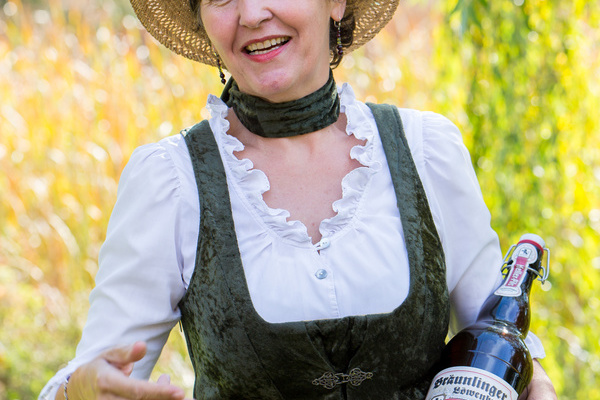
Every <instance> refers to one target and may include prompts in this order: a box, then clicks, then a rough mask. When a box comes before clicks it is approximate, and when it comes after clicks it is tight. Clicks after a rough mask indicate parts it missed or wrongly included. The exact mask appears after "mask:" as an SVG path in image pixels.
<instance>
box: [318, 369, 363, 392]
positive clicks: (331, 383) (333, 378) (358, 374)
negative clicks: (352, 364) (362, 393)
mask: <svg viewBox="0 0 600 400" xmlns="http://www.w3.org/2000/svg"><path fill="white" fill-rule="evenodd" d="M372 377H373V373H372V372H364V371H361V369H360V368H354V369H352V370H350V373H349V374H344V373H341V372H340V373H337V374H336V373H333V372H325V373H324V374H323V375H321V377H320V378H317V379H315V380H313V381H312V384H313V385H315V386H323V387H324V388H325V389H333V388H334V387H336V386H337V385H341V384H344V383H349V384H351V385H352V386H360V384H361V383H363V382H364V381H365V380H367V379H371V378H372Z"/></svg>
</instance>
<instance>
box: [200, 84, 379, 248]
mask: <svg viewBox="0 0 600 400" xmlns="http://www.w3.org/2000/svg"><path fill="white" fill-rule="evenodd" d="M338 93H339V96H340V111H341V112H342V113H344V114H346V119H347V126H346V133H347V134H348V135H354V136H355V137H356V138H357V139H359V140H366V142H365V144H364V145H358V146H354V147H353V148H352V149H351V151H350V157H351V158H353V159H356V160H357V161H358V162H359V163H360V164H361V165H362V166H361V167H358V168H356V169H354V170H352V171H350V172H349V173H348V174H347V175H346V176H345V177H344V178H343V179H342V198H341V199H339V200H337V201H335V202H334V203H333V204H332V207H333V210H334V211H335V212H336V213H337V214H336V215H335V216H333V217H332V218H328V219H325V220H323V221H322V222H321V225H320V228H319V229H320V232H321V235H322V236H323V237H324V238H329V239H331V238H332V237H333V236H334V235H338V234H340V233H341V232H343V231H345V230H346V229H351V227H352V226H353V221H354V220H355V218H358V216H359V214H360V209H361V203H362V200H363V199H364V197H365V196H364V192H365V191H366V189H367V187H368V185H369V182H370V180H371V176H372V175H373V174H375V173H376V172H377V171H379V170H380V169H381V163H380V162H379V161H377V160H376V159H375V157H374V151H375V148H374V143H373V142H374V138H375V135H376V133H377V132H376V130H375V125H374V124H373V123H372V122H371V121H370V120H369V119H370V114H368V113H367V112H366V110H365V109H366V107H364V105H363V104H362V103H361V102H359V101H358V100H356V98H355V95H354V91H353V90H352V88H351V87H350V85H348V84H344V85H342V86H341V87H338ZM207 108H208V110H209V111H210V114H211V118H210V126H211V128H212V130H213V133H214V135H215V139H216V141H217V143H218V144H219V149H220V151H221V157H222V159H223V160H224V162H223V164H224V165H225V168H226V170H227V175H228V178H229V183H230V184H232V185H233V187H234V189H235V190H236V191H237V192H238V194H239V195H240V197H241V198H242V199H243V200H244V201H246V202H247V205H249V206H250V207H249V208H250V209H251V210H252V211H253V212H254V215H255V217H256V218H258V219H259V220H260V221H261V222H262V223H263V224H264V225H265V226H266V227H267V228H268V229H270V230H271V231H272V232H274V233H275V234H277V235H278V236H280V237H282V238H283V239H285V240H289V241H292V242H295V243H297V244H304V245H306V244H309V245H310V244H312V242H311V238H310V237H309V236H308V233H307V230H306V226H304V224H303V223H302V222H300V221H288V218H289V217H290V213H289V212H288V211H287V210H284V209H281V208H271V207H269V206H268V205H267V204H266V203H265V201H264V200H263V193H265V192H266V191H268V190H269V189H270V185H269V180H268V179H267V176H266V175H265V173H264V172H262V171H261V170H258V169H254V165H253V163H252V161H250V160H249V159H238V158H237V157H236V156H235V155H234V153H235V152H238V151H242V150H243V149H244V145H243V144H242V142H240V141H239V140H238V139H237V138H235V137H233V136H231V135H229V134H227V131H228V130H229V122H228V121H227V120H226V119H225V118H226V117H227V113H228V107H227V105H226V104H225V103H223V101H222V100H221V99H219V98H218V97H216V96H214V95H210V96H209V98H208V103H207Z"/></svg>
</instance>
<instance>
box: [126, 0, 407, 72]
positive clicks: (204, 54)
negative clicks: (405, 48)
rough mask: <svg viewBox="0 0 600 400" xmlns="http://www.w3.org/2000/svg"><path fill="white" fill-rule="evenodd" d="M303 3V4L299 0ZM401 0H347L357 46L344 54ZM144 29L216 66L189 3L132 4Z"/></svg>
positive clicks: (144, 0)
mask: <svg viewBox="0 0 600 400" xmlns="http://www.w3.org/2000/svg"><path fill="white" fill-rule="evenodd" d="M299 1H301V0H299ZM398 2H399V0H347V5H346V14H348V13H350V12H354V17H355V19H356V28H355V30H354V42H353V44H352V46H350V47H349V48H348V49H344V52H345V53H346V54H347V53H350V52H351V51H353V50H355V49H357V48H359V47H360V46H362V45H363V44H365V43H366V42H368V41H369V40H371V39H373V37H375V35H377V33H378V32H379V31H380V30H381V29H382V28H383V27H384V26H385V25H386V24H387V23H388V22H389V21H390V19H391V18H392V17H393V15H394V12H395V11H396V8H397V7H398ZM131 5H132V6H133V9H134V11H135V13H136V14H137V16H138V18H139V19H140V21H141V23H142V25H144V27H145V28H146V30H147V31H148V32H149V33H150V34H151V35H152V36H154V38H155V39H156V40H158V41H159V42H160V43H162V44H163V45H165V46H166V47H167V48H168V49H170V50H172V51H174V52H175V53H177V54H180V55H182V56H184V57H187V58H189V59H191V60H194V61H198V62H201V63H204V64H208V65H212V66H216V65H217V59H216V57H215V55H214V54H213V52H212V48H211V45H210V40H209V39H208V36H207V35H206V32H205V31H204V29H203V28H202V26H201V25H200V24H199V21H198V18H197V16H196V15H195V13H194V12H193V11H192V10H191V8H190V6H189V2H188V0H131Z"/></svg>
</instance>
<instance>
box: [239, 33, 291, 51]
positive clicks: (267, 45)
mask: <svg viewBox="0 0 600 400" xmlns="http://www.w3.org/2000/svg"><path fill="white" fill-rule="evenodd" d="M289 40H290V38H289V37H288V36H283V37H278V38H274V39H267V40H265V41H263V42H256V43H252V44H250V45H248V46H246V47H245V50H246V53H248V54H251V55H258V54H265V53H268V52H269V51H272V50H275V49H277V48H279V47H281V46H283V45H284V44H286V43H287V42H289Z"/></svg>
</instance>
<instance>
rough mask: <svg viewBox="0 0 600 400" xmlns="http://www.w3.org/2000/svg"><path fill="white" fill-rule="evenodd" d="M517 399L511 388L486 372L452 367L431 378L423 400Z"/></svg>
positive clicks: (500, 379)
mask: <svg viewBox="0 0 600 400" xmlns="http://www.w3.org/2000/svg"><path fill="white" fill-rule="evenodd" d="M518 397H519V395H518V394H517V392H516V391H515V389H514V388H513V387H512V386H510V385H509V384H508V383H507V382H506V381H505V380H503V379H502V378H499V377H498V376H496V375H494V374H492V373H490V372H488V371H484V370H482V369H479V368H472V367H452V368H447V369H445V370H443V371H442V372H440V373H439V374H437V375H436V376H435V378H433V382H431V386H430V387H429V392H428V393H427V397H426V398H425V400H517V398H518Z"/></svg>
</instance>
